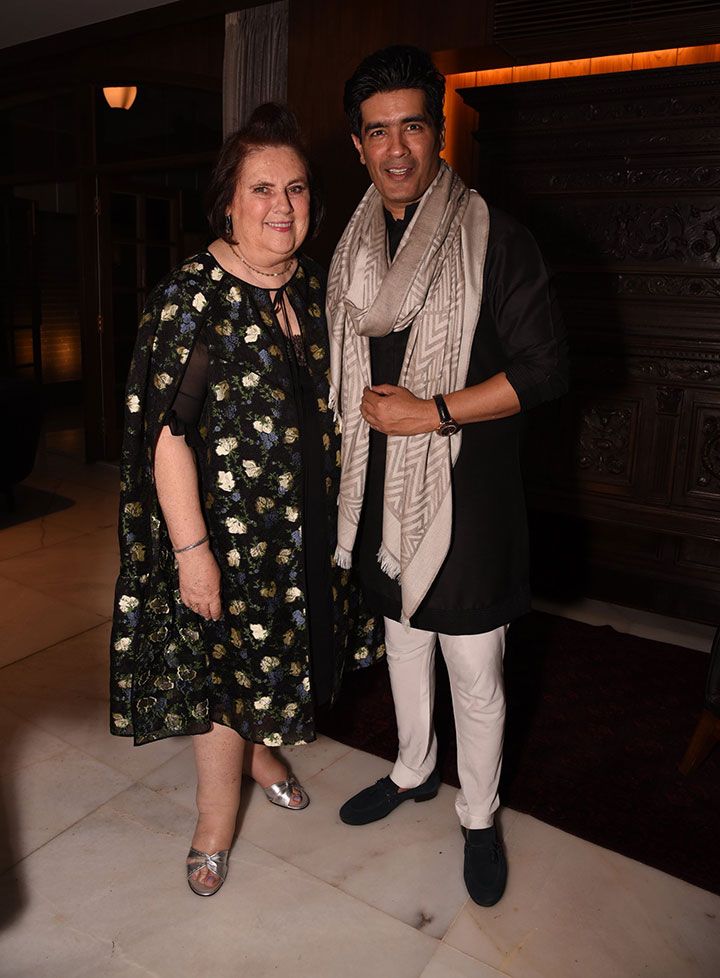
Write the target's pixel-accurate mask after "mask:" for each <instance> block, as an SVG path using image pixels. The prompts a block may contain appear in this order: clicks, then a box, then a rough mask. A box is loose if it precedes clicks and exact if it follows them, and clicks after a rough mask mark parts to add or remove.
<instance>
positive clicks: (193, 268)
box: [180, 261, 203, 272]
mask: <svg viewBox="0 0 720 978" xmlns="http://www.w3.org/2000/svg"><path fill="white" fill-rule="evenodd" d="M202 268H203V267H202V265H201V264H200V262H199V261H189V262H187V264H185V265H183V267H182V268H181V269H180V271H182V272H201V271H202Z"/></svg>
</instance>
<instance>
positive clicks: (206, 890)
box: [186, 848, 230, 896]
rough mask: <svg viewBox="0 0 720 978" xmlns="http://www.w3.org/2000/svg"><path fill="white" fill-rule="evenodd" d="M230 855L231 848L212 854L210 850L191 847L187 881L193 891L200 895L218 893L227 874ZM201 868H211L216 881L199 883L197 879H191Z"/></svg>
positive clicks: (188, 858) (188, 857)
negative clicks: (203, 850) (202, 850)
mask: <svg viewBox="0 0 720 978" xmlns="http://www.w3.org/2000/svg"><path fill="white" fill-rule="evenodd" d="M229 855H230V850H229V849H223V850H222V851H221V852H214V853H213V854H212V855H210V853H208V852H200V850H199V849H192V848H191V849H190V852H189V853H188V856H187V862H186V865H187V881H188V886H189V887H190V889H191V890H192V891H193V893H197V895H198V896H212V895H213V893H217V891H218V890H219V889H220V887H221V886H222V885H223V883H224V882H225V877H226V876H227V871H228V856H229ZM199 869H209V870H210V872H211V873H213V874H214V876H215V882H214V883H198V882H197V880H193V879H191V877H192V875H193V873H197V871H198V870H199Z"/></svg>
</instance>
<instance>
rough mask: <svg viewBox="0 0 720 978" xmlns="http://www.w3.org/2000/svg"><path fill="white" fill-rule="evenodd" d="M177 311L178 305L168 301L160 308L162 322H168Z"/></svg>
mask: <svg viewBox="0 0 720 978" xmlns="http://www.w3.org/2000/svg"><path fill="white" fill-rule="evenodd" d="M177 311H178V307H177V306H176V305H174V304H171V303H169V302H168V304H167V305H166V306H163V307H162V309H161V310H160V322H161V323H166V322H168V320H170V319H173V318H174V317H175V314H176V312H177Z"/></svg>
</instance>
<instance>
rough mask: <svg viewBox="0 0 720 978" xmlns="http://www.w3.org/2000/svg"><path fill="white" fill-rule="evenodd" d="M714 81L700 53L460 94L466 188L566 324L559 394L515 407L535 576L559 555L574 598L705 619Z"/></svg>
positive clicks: (717, 127) (715, 569)
mask: <svg viewBox="0 0 720 978" xmlns="http://www.w3.org/2000/svg"><path fill="white" fill-rule="evenodd" d="M719 93H720V65H716V64H711V65H699V66H693V67H689V68H673V69H665V70H660V71H650V72H630V73H627V74H624V75H608V76H590V77H582V78H571V79H555V80H550V81H542V82H534V83H527V84H523V85H504V86H495V87H493V88H478V89H468V90H465V92H463V93H462V94H463V97H464V98H465V100H466V101H467V102H468V103H469V104H471V105H473V106H474V107H475V108H476V109H477V111H478V114H479V115H478V119H479V129H478V132H477V134H476V138H477V139H478V140H479V142H480V146H481V151H480V153H479V154H478V160H479V163H478V166H479V170H478V173H477V181H476V185H477V187H478V189H480V191H481V192H482V193H483V194H484V195H485V196H486V198H487V199H488V201H489V202H490V203H491V204H496V205H498V206H501V207H503V209H505V210H507V211H509V212H510V213H513V214H515V215H516V216H517V217H518V218H520V220H522V221H523V222H524V223H526V224H527V225H528V226H529V227H530V229H531V230H532V231H533V233H534V234H535V236H536V237H537V238H538V241H539V242H540V245H541V248H542V250H543V253H544V254H545V257H546V260H547V261H548V263H549V265H550V266H551V268H552V270H553V271H554V273H555V282H556V287H557V289H558V292H559V295H560V299H561V305H562V308H563V313H564V315H565V318H566V322H567V325H568V329H569V333H570V342H571V356H572V360H573V378H574V381H573V391H572V393H571V396H570V397H569V398H568V399H567V400H566V402H565V404H564V405H562V406H560V407H554V408H551V409H544V410H540V411H538V412H537V413H536V415H535V417H532V416H530V418H529V419H528V421H529V425H528V427H529V436H528V453H527V484H528V492H529V500H530V504H531V507H533V508H534V510H535V514H534V518H533V521H532V522H533V525H534V526H535V527H536V528H540V529H539V530H538V532H539V534H540V536H542V535H543V533H544V532H545V533H546V532H548V531H547V529H546V530H542V521H543V520H544V521H545V523H546V525H547V527H550V526H551V527H552V532H551V537H552V539H553V540H554V541H555V542H556V544H557V545H556V546H555V547H547V546H545V547H542V548H538V550H537V551H536V554H535V558H536V561H537V560H539V561H540V562H541V563H542V562H543V561H544V564H543V566H541V567H540V568H539V573H538V574H537V575H536V576H537V577H539V578H540V579H543V578H546V579H550V580H554V579H560V577H561V576H562V575H558V574H556V573H555V571H556V570H557V567H555V568H553V567H552V566H551V564H552V561H553V560H555V561H556V562H558V563H559V562H560V561H562V560H564V559H567V556H568V554H572V555H573V559H574V560H575V561H576V562H577V567H576V573H575V574H574V578H575V579H576V580H579V579H581V580H582V581H583V582H584V583H583V586H584V588H585V593H586V594H590V595H594V596H598V597H602V598H605V599H609V600H615V601H618V602H619V603H622V604H633V603H634V604H636V605H637V606H638V607H650V608H653V607H654V608H657V609H658V610H662V611H665V612H671V613H674V614H677V615H681V616H682V615H684V616H687V617H696V618H699V619H703V620H711V621H714V622H716V623H720V556H716V555H715V552H716V549H717V550H720V545H718V544H717V543H716V541H717V540H718V539H720V204H718V188H720V94H719ZM543 514H544V516H543ZM579 540H580V541H582V546H580V545H579V544H578V541H579ZM563 545H564V546H565V547H566V550H565V551H563ZM581 565H582V566H581ZM536 570H537V568H536ZM566 576H567V575H566ZM571 576H573V575H571Z"/></svg>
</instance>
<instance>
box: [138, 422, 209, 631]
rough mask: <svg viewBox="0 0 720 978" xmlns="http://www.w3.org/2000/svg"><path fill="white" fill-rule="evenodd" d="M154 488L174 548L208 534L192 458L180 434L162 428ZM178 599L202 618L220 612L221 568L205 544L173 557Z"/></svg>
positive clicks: (206, 543) (156, 453)
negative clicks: (178, 593) (177, 581)
mask: <svg viewBox="0 0 720 978" xmlns="http://www.w3.org/2000/svg"><path fill="white" fill-rule="evenodd" d="M155 485H156V488H157V495H158V500H159V502H160V508H161V509H162V512H163V516H164V517H165V522H166V524H167V528H168V532H169V534H170V540H171V542H172V546H173V549H175V550H178V549H182V547H187V546H190V545H191V544H193V543H195V542H196V541H197V540H201V539H202V538H203V537H204V536H205V535H206V534H207V527H206V526H205V519H204V517H203V513H202V507H201V505H200V493H199V489H198V476H197V469H196V466H195V457H194V455H193V452H192V449H191V448H190V447H189V446H188V444H187V442H186V441H185V438H184V436H183V435H173V433H172V432H171V430H170V428H169V427H167V426H165V427H164V428H163V429H162V431H161V432H160V437H159V438H158V443H157V446H156V448H155ZM176 558H177V563H178V577H179V583H180V598H181V600H182V602H183V604H185V605H187V606H188V608H192V610H193V611H196V612H197V613H198V614H199V615H202V617H203V618H212V619H213V621H216V620H217V619H218V618H219V617H220V615H221V613H222V608H221V604H220V568H219V567H218V565H217V561H216V560H215V557H214V556H213V553H212V551H211V549H210V545H209V543H208V542H207V541H206V542H205V543H203V544H201V545H200V546H199V547H194V548H193V549H192V550H187V551H186V552H185V553H179V554H176Z"/></svg>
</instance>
